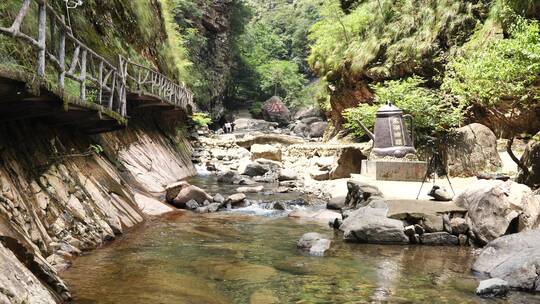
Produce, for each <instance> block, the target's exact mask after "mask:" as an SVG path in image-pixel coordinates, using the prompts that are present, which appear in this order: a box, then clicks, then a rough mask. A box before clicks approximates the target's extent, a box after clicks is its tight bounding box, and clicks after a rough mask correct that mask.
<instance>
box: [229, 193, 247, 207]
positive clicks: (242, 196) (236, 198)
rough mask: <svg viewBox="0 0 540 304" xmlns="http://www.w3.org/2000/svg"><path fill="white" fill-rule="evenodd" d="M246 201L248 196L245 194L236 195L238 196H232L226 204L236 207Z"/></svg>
mask: <svg viewBox="0 0 540 304" xmlns="http://www.w3.org/2000/svg"><path fill="white" fill-rule="evenodd" d="M245 199H246V195H245V194H244V193H236V194H233V195H230V196H229V197H228V198H227V200H226V201H225V202H226V203H227V204H231V205H233V206H235V205H238V204H240V203H242V202H244V200H245Z"/></svg>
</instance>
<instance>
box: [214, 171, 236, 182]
mask: <svg viewBox="0 0 540 304" xmlns="http://www.w3.org/2000/svg"><path fill="white" fill-rule="evenodd" d="M241 180H242V177H241V176H240V175H239V174H238V173H236V172H233V171H227V172H224V173H222V174H220V175H219V177H218V180H217V181H218V183H223V184H230V185H233V184H238V183H239V182H240V181H241Z"/></svg>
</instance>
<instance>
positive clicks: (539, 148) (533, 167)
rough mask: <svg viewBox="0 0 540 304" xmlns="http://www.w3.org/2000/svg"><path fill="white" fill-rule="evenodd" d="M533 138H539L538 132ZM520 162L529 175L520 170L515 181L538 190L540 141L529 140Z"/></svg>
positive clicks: (539, 186)
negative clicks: (525, 167)
mask: <svg viewBox="0 0 540 304" xmlns="http://www.w3.org/2000/svg"><path fill="white" fill-rule="evenodd" d="M535 137H536V138H540V132H538V133H537V134H536V136H535ZM521 161H522V162H523V164H524V165H525V166H527V168H529V175H526V174H525V172H524V171H523V170H521V169H520V170H519V174H518V177H517V181H518V182H520V183H524V184H526V185H528V186H530V187H532V188H533V189H534V188H540V141H535V140H531V141H530V142H529V144H528V145H527V147H526V148H525V151H524V152H523V156H522V157H521ZM539 195H540V194H539Z"/></svg>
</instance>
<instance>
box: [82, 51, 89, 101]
mask: <svg viewBox="0 0 540 304" xmlns="http://www.w3.org/2000/svg"><path fill="white" fill-rule="evenodd" d="M87 53H88V51H87V50H86V48H85V49H83V52H82V54H81V78H80V80H81V100H82V101H86V56H87Z"/></svg>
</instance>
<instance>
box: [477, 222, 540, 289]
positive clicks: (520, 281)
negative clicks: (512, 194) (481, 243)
mask: <svg viewBox="0 0 540 304" xmlns="http://www.w3.org/2000/svg"><path fill="white" fill-rule="evenodd" d="M472 269H473V270H474V271H476V272H479V273H480V274H482V275H486V276H489V277H492V278H500V279H502V280H505V281H506V282H508V284H509V286H510V287H513V288H518V289H523V290H528V291H540V284H539V282H540V273H539V272H538V271H537V269H540V229H536V230H530V231H524V232H520V233H515V234H511V235H506V236H503V237H500V238H498V239H496V240H494V241H492V242H490V243H489V244H487V246H486V247H485V248H484V249H483V250H482V252H481V253H480V255H479V256H478V258H477V259H476V261H475V262H474V264H473V267H472Z"/></svg>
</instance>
